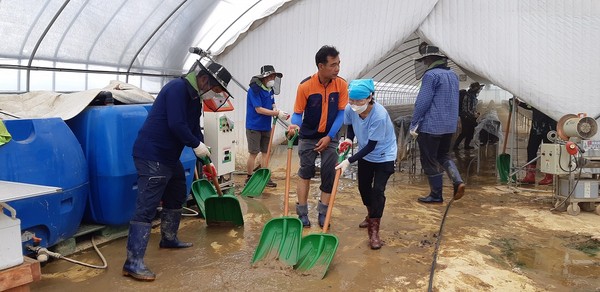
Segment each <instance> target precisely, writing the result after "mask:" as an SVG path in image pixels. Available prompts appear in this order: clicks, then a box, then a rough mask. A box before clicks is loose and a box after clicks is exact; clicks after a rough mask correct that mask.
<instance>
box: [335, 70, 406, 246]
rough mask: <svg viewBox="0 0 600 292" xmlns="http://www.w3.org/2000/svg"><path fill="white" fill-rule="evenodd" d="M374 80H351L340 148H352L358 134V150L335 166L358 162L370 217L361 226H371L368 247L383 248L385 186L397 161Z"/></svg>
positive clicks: (390, 128) (393, 139) (391, 132)
mask: <svg viewBox="0 0 600 292" xmlns="http://www.w3.org/2000/svg"><path fill="white" fill-rule="evenodd" d="M374 94H375V84H374V82H373V79H357V80H352V81H351V82H350V84H349V85H348V96H349V97H350V100H349V102H348V103H349V104H348V105H347V106H346V110H345V111H344V124H345V125H348V128H347V134H346V139H345V140H344V141H343V142H342V143H340V145H339V146H338V149H339V151H340V152H343V151H344V150H345V149H346V148H347V147H352V140H353V139H354V136H355V134H356V139H357V141H358V152H356V153H355V154H354V155H352V156H350V157H349V158H348V159H346V160H344V161H342V162H341V163H340V164H339V165H337V166H336V167H335V169H342V171H344V170H346V168H347V167H348V165H350V163H353V162H355V161H358V191H359V192H360V196H361V198H362V202H363V205H365V207H367V216H366V217H365V220H364V221H363V222H361V223H360V224H359V225H358V226H359V227H360V228H365V227H368V229H367V230H368V234H369V246H370V247H371V249H380V248H381V246H382V242H381V239H380V238H379V224H380V222H381V217H383V209H384V207H385V194H384V192H385V186H386V184H387V181H388V179H389V178H390V175H392V173H394V161H396V153H397V146H396V134H395V133H394V125H393V124H392V120H391V119H390V115H389V114H388V112H387V110H386V109H385V108H384V107H383V106H382V105H380V104H378V103H376V102H375V99H374V98H375V97H374Z"/></svg>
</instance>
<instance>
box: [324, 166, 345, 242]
mask: <svg viewBox="0 0 600 292" xmlns="http://www.w3.org/2000/svg"><path fill="white" fill-rule="evenodd" d="M340 176H342V169H341V168H340V169H338V170H336V172H335V178H334V179H333V189H332V190H331V196H330V197H329V206H328V208H327V215H325V223H323V233H327V229H329V221H330V220H331V213H332V212H333V202H334V201H335V194H336V193H337V189H338V184H339V182H340Z"/></svg>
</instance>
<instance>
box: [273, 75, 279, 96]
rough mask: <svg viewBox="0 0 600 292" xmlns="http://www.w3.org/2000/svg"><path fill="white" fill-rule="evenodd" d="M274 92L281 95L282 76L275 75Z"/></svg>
mask: <svg viewBox="0 0 600 292" xmlns="http://www.w3.org/2000/svg"><path fill="white" fill-rule="evenodd" d="M273 92H275V95H279V92H281V78H280V77H275V85H273Z"/></svg>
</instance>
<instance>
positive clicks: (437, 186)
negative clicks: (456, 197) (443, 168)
mask: <svg viewBox="0 0 600 292" xmlns="http://www.w3.org/2000/svg"><path fill="white" fill-rule="evenodd" d="M427 179H428V180H429V188H430V189H431V191H430V192H429V195H428V196H427V197H421V198H419V199H418V200H419V202H421V203H443V202H444V199H443V198H442V188H443V186H444V185H443V184H444V177H443V176H442V174H436V175H430V176H427Z"/></svg>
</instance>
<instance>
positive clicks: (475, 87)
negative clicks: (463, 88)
mask: <svg viewBox="0 0 600 292" xmlns="http://www.w3.org/2000/svg"><path fill="white" fill-rule="evenodd" d="M484 86H485V84H481V83H479V82H473V83H471V85H469V89H473V90H479V89H481V88H482V87H484Z"/></svg>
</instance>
